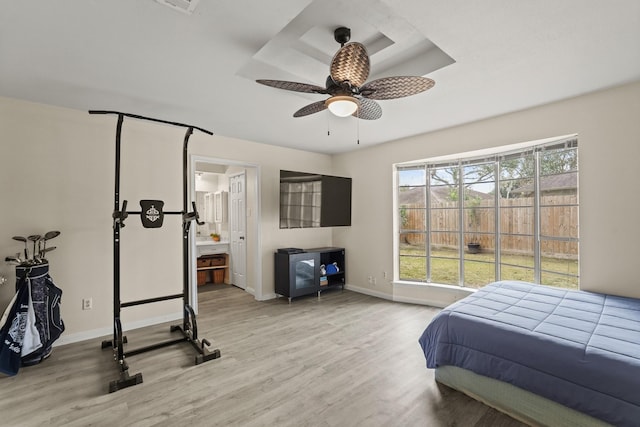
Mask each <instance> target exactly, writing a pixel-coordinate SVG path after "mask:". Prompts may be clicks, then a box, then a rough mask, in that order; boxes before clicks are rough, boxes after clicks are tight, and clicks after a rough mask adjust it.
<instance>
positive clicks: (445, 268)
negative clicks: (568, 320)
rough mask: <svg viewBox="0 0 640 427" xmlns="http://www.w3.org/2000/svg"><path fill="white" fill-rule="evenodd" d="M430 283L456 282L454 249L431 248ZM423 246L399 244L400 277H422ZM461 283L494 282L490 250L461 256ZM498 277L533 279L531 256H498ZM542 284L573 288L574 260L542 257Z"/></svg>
mask: <svg viewBox="0 0 640 427" xmlns="http://www.w3.org/2000/svg"><path fill="white" fill-rule="evenodd" d="M431 255H432V279H431V280H432V282H434V283H443V284H451V285H457V284H458V270H459V269H458V252H457V251H455V250H450V249H439V250H433V251H432V252H431ZM425 259H426V258H425V251H424V248H420V247H416V246H411V245H402V247H401V248H400V278H401V279H405V280H418V281H424V280H425V277H426V267H425ZM464 262H465V265H464V274H465V280H464V283H465V286H468V287H471V288H479V287H481V286H484V285H486V284H488V283H491V282H493V281H495V255H494V254H493V253H479V254H468V253H465V259H464ZM501 262H502V266H501V270H500V274H501V279H502V280H523V281H526V282H533V280H534V276H533V266H534V259H533V256H526V255H502V257H501ZM542 267H543V271H542V283H543V284H545V285H550V286H557V287H562V288H569V289H577V288H578V279H577V277H570V276H564V275H561V274H556V273H564V274H570V275H576V276H577V275H578V261H576V260H570V259H562V258H551V257H543V258H542Z"/></svg>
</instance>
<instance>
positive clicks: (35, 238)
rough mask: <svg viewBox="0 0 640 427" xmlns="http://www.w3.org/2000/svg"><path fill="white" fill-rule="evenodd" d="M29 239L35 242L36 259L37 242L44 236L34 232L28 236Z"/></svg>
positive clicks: (34, 252) (34, 253) (34, 255)
mask: <svg viewBox="0 0 640 427" xmlns="http://www.w3.org/2000/svg"><path fill="white" fill-rule="evenodd" d="M27 239H28V240H29V241H30V242H33V258H32V259H33V260H35V258H36V242H37V241H38V240H40V239H42V236H41V235H39V234H32V235H31V236H28V237H27Z"/></svg>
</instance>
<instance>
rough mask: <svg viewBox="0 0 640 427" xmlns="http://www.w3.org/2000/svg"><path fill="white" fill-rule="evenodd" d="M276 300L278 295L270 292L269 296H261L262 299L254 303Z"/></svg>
mask: <svg viewBox="0 0 640 427" xmlns="http://www.w3.org/2000/svg"><path fill="white" fill-rule="evenodd" d="M276 298H278V295H276V294H275V293H274V292H271V293H270V294H264V295H262V297H260V298H256V301H267V300H270V299H276Z"/></svg>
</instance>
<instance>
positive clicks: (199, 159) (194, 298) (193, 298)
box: [189, 154, 264, 314]
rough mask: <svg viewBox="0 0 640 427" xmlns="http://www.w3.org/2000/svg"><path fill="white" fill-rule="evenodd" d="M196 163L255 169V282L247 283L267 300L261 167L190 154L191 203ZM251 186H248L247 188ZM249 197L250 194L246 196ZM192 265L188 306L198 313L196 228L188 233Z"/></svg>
mask: <svg viewBox="0 0 640 427" xmlns="http://www.w3.org/2000/svg"><path fill="white" fill-rule="evenodd" d="M196 163H209V164H213V165H224V166H237V167H242V168H245V169H254V170H255V183H253V191H252V194H251V196H252V197H253V198H254V200H255V206H254V207H253V208H252V210H253V211H252V212H251V213H250V220H248V221H247V231H249V230H250V232H251V233H252V234H253V235H254V236H255V245H254V246H253V250H252V251H251V253H252V256H253V261H254V262H253V264H251V265H249V264H247V272H248V271H249V270H250V269H251V270H253V271H252V276H253V281H254V283H249V282H247V288H246V291H247V292H248V293H250V294H252V295H253V296H254V298H255V299H256V300H258V301H261V300H263V299H264V295H263V289H262V256H261V252H262V251H261V248H262V241H261V237H260V236H261V232H260V231H261V224H260V218H261V206H262V202H261V200H260V194H261V191H260V186H261V184H260V182H261V167H260V165H259V164H255V163H245V162H240V161H235V160H229V159H221V158H216V157H208V156H200V155H195V154H191V156H190V163H189V167H190V169H189V185H190V187H189V194H190V197H191V200H192V201H193V200H196V185H195V180H196V174H195V172H196ZM247 187H248V186H247ZM247 195H249V194H247ZM189 246H190V249H191V250H190V252H189V263H190V266H191V267H190V275H189V283H190V289H191V292H190V294H191V295H190V301H189V303H190V304H191V306H192V307H193V310H194V311H195V312H196V314H197V313H198V285H197V281H196V253H197V251H196V237H195V227H191V229H190V231H189ZM249 253H250V251H249V248H248V247H247V254H249Z"/></svg>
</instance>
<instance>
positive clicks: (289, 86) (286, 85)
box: [256, 80, 327, 93]
mask: <svg viewBox="0 0 640 427" xmlns="http://www.w3.org/2000/svg"><path fill="white" fill-rule="evenodd" d="M256 82H257V83H260V84H262V85H265V86H271V87H275V88H276V89H284V90H292V91H294V92H304V93H327V91H326V89H325V88H323V87H320V86H315V85H310V84H307V83H298V82H288V81H286V80H256Z"/></svg>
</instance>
